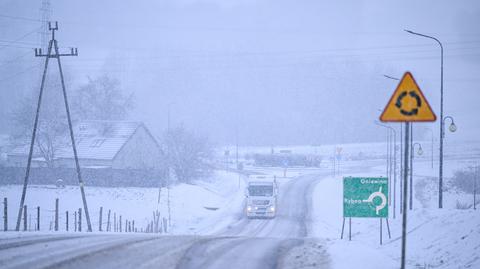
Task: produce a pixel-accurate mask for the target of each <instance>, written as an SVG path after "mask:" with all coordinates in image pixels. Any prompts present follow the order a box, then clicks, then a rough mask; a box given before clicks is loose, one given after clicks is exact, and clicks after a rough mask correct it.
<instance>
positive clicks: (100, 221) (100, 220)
mask: <svg viewBox="0 0 480 269" xmlns="http://www.w3.org/2000/svg"><path fill="white" fill-rule="evenodd" d="M102 215H103V207H102V206H101V207H100V216H99V217H98V231H99V232H101V231H102Z"/></svg>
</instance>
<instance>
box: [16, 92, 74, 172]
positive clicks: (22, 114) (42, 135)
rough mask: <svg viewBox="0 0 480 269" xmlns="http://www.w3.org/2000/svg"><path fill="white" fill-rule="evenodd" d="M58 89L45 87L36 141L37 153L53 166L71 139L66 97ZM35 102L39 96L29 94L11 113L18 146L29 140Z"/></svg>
mask: <svg viewBox="0 0 480 269" xmlns="http://www.w3.org/2000/svg"><path fill="white" fill-rule="evenodd" d="M57 86H58V85H57ZM55 90H57V89H56V88H55V85H52V86H51V87H48V88H46V89H45V93H44V94H45V95H44V98H43V100H42V106H41V109H40V116H39V117H40V118H39V125H38V129H37V139H36V141H35V155H37V156H41V157H43V159H44V161H45V164H46V165H47V166H48V167H54V160H55V154H56V153H57V151H58V150H59V149H60V148H61V147H63V146H65V145H66V143H68V140H67V139H66V133H67V130H68V126H67V116H66V112H65V108H64V106H63V99H61V95H60V91H57V92H55ZM36 105H37V100H36V96H27V97H24V98H23V99H22V100H21V101H20V104H19V105H18V106H17V107H16V109H15V110H14V111H13V112H12V113H11V121H12V122H13V125H14V126H15V128H14V130H13V134H12V137H13V139H14V144H16V145H17V146H19V147H21V146H25V145H27V144H28V143H29V142H30V138H31V135H32V128H33V122H34V120H33V119H34V116H35V110H36Z"/></svg>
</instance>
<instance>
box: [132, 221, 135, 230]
mask: <svg viewBox="0 0 480 269" xmlns="http://www.w3.org/2000/svg"><path fill="white" fill-rule="evenodd" d="M132 231H133V232H135V220H132Z"/></svg>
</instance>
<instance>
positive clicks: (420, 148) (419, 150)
mask: <svg viewBox="0 0 480 269" xmlns="http://www.w3.org/2000/svg"><path fill="white" fill-rule="evenodd" d="M415 146H418V150H417V154H418V155H422V154H423V149H422V145H421V144H420V143H413V144H412V150H411V151H410V186H409V187H410V191H409V192H410V197H409V199H410V200H409V202H410V205H409V208H410V210H412V209H413V157H414V156H415V154H414V151H415Z"/></svg>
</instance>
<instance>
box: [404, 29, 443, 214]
mask: <svg viewBox="0 0 480 269" xmlns="http://www.w3.org/2000/svg"><path fill="white" fill-rule="evenodd" d="M405 32H407V33H409V34H412V35H418V36H421V37H425V38H429V39H433V40H435V41H436V42H437V43H438V45H440V56H441V58H440V119H441V121H440V165H439V172H438V208H443V127H444V126H443V45H442V42H440V40H438V39H437V38H435V37H433V36H428V35H424V34H420V33H416V32H413V31H410V30H405Z"/></svg>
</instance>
